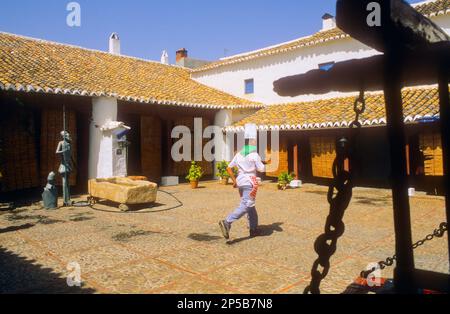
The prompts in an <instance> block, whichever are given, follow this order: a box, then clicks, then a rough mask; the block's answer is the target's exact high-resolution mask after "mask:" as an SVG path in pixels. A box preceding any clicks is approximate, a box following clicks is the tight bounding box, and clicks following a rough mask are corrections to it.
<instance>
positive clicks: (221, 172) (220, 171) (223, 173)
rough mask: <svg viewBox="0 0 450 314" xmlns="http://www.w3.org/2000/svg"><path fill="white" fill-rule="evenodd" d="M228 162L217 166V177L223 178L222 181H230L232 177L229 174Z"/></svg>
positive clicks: (219, 163) (222, 162)
mask: <svg viewBox="0 0 450 314" xmlns="http://www.w3.org/2000/svg"><path fill="white" fill-rule="evenodd" d="M228 165H229V164H228V162H226V161H221V162H218V163H217V165H216V168H217V175H218V176H219V177H220V178H222V179H228V178H229V177H230V175H229V174H228V172H227V169H228Z"/></svg>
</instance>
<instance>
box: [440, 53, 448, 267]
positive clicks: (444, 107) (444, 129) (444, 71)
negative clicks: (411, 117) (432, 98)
mask: <svg viewBox="0 0 450 314" xmlns="http://www.w3.org/2000/svg"><path fill="white" fill-rule="evenodd" d="M441 63H442V64H441V66H440V69H441V73H440V74H439V104H440V120H441V140H442V162H443V164H444V191H445V211H446V215H447V223H448V222H449V221H450V172H449V171H450V157H449V154H450V135H449V133H450V97H449V90H448V83H449V77H448V69H449V64H448V61H447V58H446V56H443V57H441ZM447 236H448V242H447V244H448V253H449V254H450V233H448V232H447ZM449 262H450V257H449Z"/></svg>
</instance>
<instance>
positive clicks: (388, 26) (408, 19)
mask: <svg viewBox="0 0 450 314" xmlns="http://www.w3.org/2000/svg"><path fill="white" fill-rule="evenodd" d="M369 3H375V4H379V8H378V7H373V6H372V7H370V6H369ZM378 9H379V11H377V10H378ZM377 13H379V14H378V15H379V16H380V19H379V21H380V22H381V24H377V23H373V22H376V20H375V19H374V18H372V17H374V16H375V15H377ZM336 15H337V16H336V21H337V25H338V27H339V28H340V29H342V30H343V31H344V32H346V33H347V34H349V35H350V36H352V37H353V38H355V39H357V40H359V41H361V42H362V43H364V44H366V45H368V46H370V47H372V48H375V49H376V50H378V51H381V52H386V51H387V50H389V48H390V47H391V45H392V44H395V45H397V46H398V47H402V48H405V49H409V50H416V49H422V48H425V47H427V46H429V45H430V44H435V43H438V42H443V41H449V40H450V37H449V36H448V35H447V33H446V32H445V31H444V30H442V29H441V28H440V27H439V26H437V25H436V24H435V23H434V22H432V21H431V20H430V19H428V18H427V17H425V16H423V15H422V14H420V13H419V12H417V11H416V10H415V9H414V8H413V7H412V6H411V5H409V4H408V3H406V2H405V1H403V0H378V1H374V0H338V1H337V4H336ZM368 20H369V22H372V23H370V24H369V22H368Z"/></svg>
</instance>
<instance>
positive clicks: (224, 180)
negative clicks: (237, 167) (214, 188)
mask: <svg viewBox="0 0 450 314" xmlns="http://www.w3.org/2000/svg"><path fill="white" fill-rule="evenodd" d="M229 181H230V180H229V179H228V178H220V184H223V185H228V183H229Z"/></svg>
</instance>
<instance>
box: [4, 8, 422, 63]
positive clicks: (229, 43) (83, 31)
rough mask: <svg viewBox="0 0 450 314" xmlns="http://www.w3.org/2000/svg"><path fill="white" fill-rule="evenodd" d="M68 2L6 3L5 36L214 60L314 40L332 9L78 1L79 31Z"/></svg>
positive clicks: (135, 53)
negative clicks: (115, 43)
mask: <svg viewBox="0 0 450 314" xmlns="http://www.w3.org/2000/svg"><path fill="white" fill-rule="evenodd" d="M69 2H70V1H69V0H40V1H36V0H15V1H2V3H1V6H0V31H4V32H10V33H15V34H20V35H26V36H31V37H36V38H42V39H47V40H52V41H57V42H63V43H69V44H74V45H78V46H83V47H86V48H92V49H98V50H107V49H108V37H109V35H110V34H111V33H112V32H117V33H119V35H120V37H121V41H122V53H123V54H126V55H131V56H136V57H140V58H145V59H152V60H159V58H160V56H161V52H162V50H164V49H165V50H167V51H168V52H169V55H170V61H171V62H174V54H175V51H176V50H177V49H178V48H182V47H185V48H187V49H188V50H189V54H190V56H191V57H194V58H199V59H206V60H215V59H218V58H221V57H223V56H224V55H225V54H226V55H232V54H237V53H241V52H245V51H249V50H254V49H259V48H262V47H265V46H269V45H273V44H277V43H280V42H283V41H288V40H292V39H295V38H298V37H301V36H305V35H309V34H312V33H314V32H316V31H318V30H319V29H320V27H321V23H322V22H321V16H322V15H323V14H324V13H326V12H329V13H332V14H334V11H335V8H334V7H335V1H332V0H313V1H311V0H126V1H125V0H123V1H120V0H78V1H77V2H78V3H79V4H80V5H81V10H82V12H81V13H82V14H81V18H82V19H81V27H79V28H78V27H75V28H70V27H68V26H67V24H66V16H67V14H68V13H69V12H67V11H66V5H67V4H68V3H69ZM409 2H412V3H414V2H419V1H417V0H411V1H409Z"/></svg>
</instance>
